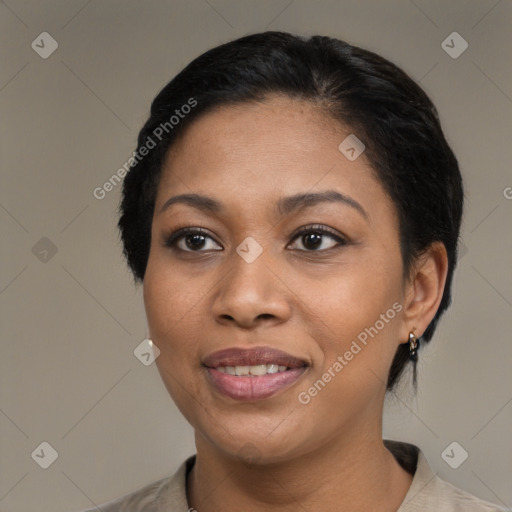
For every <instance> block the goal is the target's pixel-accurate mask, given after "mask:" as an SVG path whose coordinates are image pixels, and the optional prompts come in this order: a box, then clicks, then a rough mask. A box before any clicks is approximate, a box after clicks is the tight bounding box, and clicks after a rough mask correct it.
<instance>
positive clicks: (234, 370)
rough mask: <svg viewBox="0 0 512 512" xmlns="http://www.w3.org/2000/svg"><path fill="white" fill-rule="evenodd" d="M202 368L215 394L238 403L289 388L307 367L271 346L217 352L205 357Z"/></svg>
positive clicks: (304, 363) (268, 395) (263, 397)
mask: <svg viewBox="0 0 512 512" xmlns="http://www.w3.org/2000/svg"><path fill="white" fill-rule="evenodd" d="M203 365H204V368H205V370H206V374H207V380H208V382H209V383H210V384H211V385H212V386H213V388H214V389H215V390H216V391H218V392H219V393H221V394H223V395H225V396H228V397H229V398H232V399H235V400H241V401H255V400H262V399H265V398H269V397H271V396H273V395H275V394H276V393H278V392H280V391H282V390H284V389H285V388H288V387H290V386H291V385H293V384H294V383H295V382H296V381H297V380H298V379H299V378H300V377H301V376H302V375H303V374H304V372H305V371H306V370H307V367H308V366H309V365H308V363H307V362H306V361H304V360H302V359H299V358H297V357H295V356H292V355H291V354H288V353H286V352H283V351H281V350H277V349H274V348H271V347H255V348H252V349H238V348H230V349H225V350H220V351H218V352H214V353H212V354H210V355H208V356H206V357H205V358H204V359H203ZM265 368H266V372H264V371H263V369H265ZM254 369H258V370H259V371H256V372H255V371H254Z"/></svg>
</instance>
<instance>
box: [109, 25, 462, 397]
mask: <svg viewBox="0 0 512 512" xmlns="http://www.w3.org/2000/svg"><path fill="white" fill-rule="evenodd" d="M272 94H279V95H283V94H284V95H287V96H289V97H291V98H296V99H302V100H308V101H311V102H313V103H315V104H316V105H318V108H319V109H321V110H322V111H324V112H325V113H326V114H327V115H330V116H331V117H332V118H334V119H336V120H338V121H339V122H340V123H342V124H343V125H345V126H348V127H350V129H351V130H352V131H353V132H354V133H356V134H357V137H358V138H359V139H360V140H361V141H362V142H363V143H364V145H365V147H366V149H365V155H366V157H367V158H368V160H369V162H370V164H371V166H372V168H373V170H374V172H375V175H376V177H377V178H378V179H379V181H380V182H381V183H382V185H383V187H384V189H385V190H386V192H387V194H388V195H389V197H390V198H391V200H392V202H393V203H394V205H395V207H396V211H397V213H398V218H399V231H400V245H401V254H402V259H403V268H404V275H406V274H407V272H409V271H410V269H411V264H412V263H413V262H414V260H415V259H416V258H417V257H418V256H419V255H421V254H422V252H424V251H425V250H426V249H428V247H429V246H430V245H431V244H432V243H433V242H436V241H440V242H442V243H443V244H444V246H445V248H446V251H447V255H448V273H447V278H446V284H445V288H444V293H443V297H442V300H441V303H440V306H439V308H438V311H437V313H436V315H435V317H434V318H433V320H432V321H431V323H430V324H429V326H428V327H427V329H426V330H425V332H424V334H423V336H422V337H421V338H420V341H430V339H431V338H432V335H433V334H434V331H435V329H436V326H437V323H438V321H439V318H440V317H441V315H442V313H443V312H444V311H445V310H446V309H447V307H448V306H449V304H450V302H451V292H450V289H451V282H452V277H453V272H454V269H455V265H456V262H457V245H458V237H459V231H460V224H461V217H462V209H463V186H462V178H461V174H460V171H459V166H458V162H457V159H456V157H455V155H454V154H453V152H452V150H451V148H450V146H449V145H448V142H447V141H446V138H445V136H444V134H443V131H442V129H441V124H440V120H439V116H438V113H437V111H436V108H435V107H434V105H433V104H432V102H431V100H430V99H429V97H428V96H427V94H426V93H425V92H424V91H423V89H422V88H421V87H420V86H419V85H418V84H417V83H416V82H415V81H414V80H412V79H411V78H410V77H409V76H408V75H407V74H406V73H405V72H404V71H402V70H401V69H400V68H398V67H397V66H396V65H394V64H393V63H391V62H389V61H388V60H386V59H385V58H383V57H381V56H379V55H377V54H375V53H373V52H370V51H368V50H365V49H362V48H359V47H357V46H353V45H351V44H348V43H346V42H344V41H341V40H339V39H335V38H332V37H325V36H318V35H316V36H311V37H301V36H296V35H292V34H289V33H285V32H263V33H257V34H251V35H248V36H245V37H241V38H239V39H236V40H233V41H230V42H228V43H225V44H222V45H220V46H217V47H215V48H213V49H211V50H209V51H207V52H205V53H203V54H202V55H200V56H199V57H197V58H196V59H194V60H193V61H192V62H191V63H190V64H188V65H187V66H186V67H185V68H184V69H183V70H182V71H181V72H180V73H179V74H178V75H176V77H175V78H174V79H173V80H171V81H170V82H169V83H168V84H167V85H166V86H165V87H164V88H163V89H162V90H161V92H160V93H159V94H158V95H157V96H156V98H155V99H154V100H153V102H152V104H151V112H150V115H149V118H148V120H147V121H146V123H145V124H144V126H143V127H142V129H141V131H140V133H139V136H138V143H137V151H136V153H135V154H134V155H135V156H136V158H133V159H132V161H131V167H130V169H129V172H128V173H127V175H126V177H125V179H124V182H123V189H122V199H121V204H120V219H119V223H118V227H119V229H120V234H121V239H122V242H123V245H124V255H125V257H126V259H127V262H128V265H129V266H130V268H131V270H132V272H133V275H134V278H135V280H136V281H143V279H144V274H145V270H146V265H147V261H148V256H149V250H150V243H151V224H152V218H153V210H154V206H155V197H156V192H157V187H158V183H159V179H160V174H161V169H162V165H163V163H164V160H165V157H166V155H167V153H168V150H169V148H170V147H171V146H172V145H173V143H175V142H176V140H177V139H178V137H179V135H180V134H183V133H184V129H185V128H186V127H187V126H189V125H190V124H191V123H192V122H193V121H194V120H195V119H197V118H198V117H199V116H200V115H201V114H204V113H206V112H209V111H212V110H213V109H215V108H219V107H222V106H227V105H233V104H240V103H247V102H254V101H265V99H266V98H268V97H269V95H272ZM185 106H186V108H185ZM150 141H151V144H150ZM152 146H154V147H152ZM149 147H151V149H150V150H148V148H149ZM141 155H145V156H141ZM408 360H409V347H408V344H407V343H402V344H400V345H399V347H398V349H397V352H396V354H395V357H394V360H393V362H392V365H391V369H390V373H389V377H388V382H387V389H389V390H391V389H393V387H394V386H395V384H396V382H397V381H398V379H399V377H400V375H401V374H402V372H403V370H404V367H405V365H406V363H407V361H408ZM413 367H414V383H416V362H415V361H414V366H413Z"/></svg>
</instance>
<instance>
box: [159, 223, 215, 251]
mask: <svg viewBox="0 0 512 512" xmlns="http://www.w3.org/2000/svg"><path fill="white" fill-rule="evenodd" d="M206 239H210V240H213V238H211V237H210V236H209V235H208V234H207V233H206V231H204V230H203V229H200V228H182V229H178V230H177V231H175V232H174V233H172V234H171V235H170V236H169V237H168V238H167V239H166V241H165V245H166V246H167V247H171V248H172V249H175V248H177V249H178V250H180V251H183V252H203V251H199V250H198V249H204V248H205V240H206ZM182 241H184V242H185V244H181V246H180V243H179V242H182ZM184 245H185V246H184ZM187 247H188V248H187ZM206 249H208V247H206ZM210 249H211V248H210ZM213 250H219V249H213ZM220 250H222V249H220Z"/></svg>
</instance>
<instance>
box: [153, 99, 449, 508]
mask: <svg viewBox="0 0 512 512" xmlns="http://www.w3.org/2000/svg"><path fill="white" fill-rule="evenodd" d="M350 133H352V131H351V130H350V128H348V127H345V126H342V125H340V124H339V123H338V122H336V121H334V120H332V119H330V118H328V117H327V116H326V115H325V114H324V113H322V111H321V110H320V109H319V108H318V107H317V106H315V105H313V104H311V103H308V102H305V101H301V100H297V99H290V98H287V97H283V96H270V97H268V98H267V99H266V101H265V102H263V103H261V102H260V103H252V104H243V105H238V106H229V107H223V108H221V109H217V110H215V111H213V112H210V113H208V114H206V115H204V116H202V117H200V118H199V119H198V120H196V121H195V122H194V123H192V124H191V125H190V126H189V127H188V128H187V130H186V131H185V132H184V136H183V137H182V138H181V139H180V140H179V141H178V142H177V143H176V144H175V145H174V146H173V147H172V148H171V151H170V152H169V154H168V158H167V160H166V163H165V165H164V168H163V171H162V179H161V181H160V184H159V188H158V192H157V198H156V204H155V213H154V218H153V224H152V242H151V248H150V255H149V261H148V266H147V270H146V275H145V279H144V284H143V288H144V303H145V308H146V315H147V319H148V326H149V333H150V336H151V339H152V340H153V342H154V343H155V345H157V346H158V348H159V349H160V351H161V353H160V356H159V357H158V358H157V360H156V362H157V366H158V369H159V372H160V374H161V376H162V379H163V381H164V383H165V385H166V387H167V389H168V391H169V393H170V395H171V396H172V398H173V399H174V401H175V402H176V404H177V406H178V407H179V409H180V410H181V412H182V413H183V415H184V416H185V418H186V419H187V420H188V421H189V422H190V424H191V425H192V426H193V428H194V430H195V439H196V448H197V459H196V464H195V466H194V468H193V470H192V473H191V476H190V478H189V482H188V488H187V495H188V500H189V505H190V506H191V507H194V508H196V509H197V510H198V511H199V512H210V511H211V512H213V511H218V510H244V511H256V510H257V511H274V510H280V511H282V510H285V511H287V510H290V511H291V510H294V511H296V510H298V509H299V510H308V511H309V510H320V509H321V510H326V511H331V510H332V511H334V510H341V508H342V509H343V510H344V511H356V510H357V511H360V510H379V511H396V510H397V509H398V507H399V506H400V504H401V502H402V501H403V499H404V497H405V494H406V493H407V490H408V489H409V486H410V484H411V481H412V476H411V475H410V474H409V473H407V472H406V471H405V470H403V469H402V468H401V466H400V465H399V464H398V462H397V461H396V460H395V459H394V457H393V455H392V454H391V453H390V452H389V451H388V450H387V449H386V448H385V447H384V445H383V443H382V410H383V402H384V396H385V391H386V390H385V383H386V380H387V375H388V372H389V368H390V365H391V361H392V359H393V356H394V354H395V351H396V349H397V347H398V345H399V344H400V343H406V342H407V341H408V335H409V332H411V331H413V332H414V333H415V334H416V336H420V335H421V334H422V333H423V332H424V330H425V329H426V327H427V326H428V324H429V323H430V321H431V320H432V318H433V317H434V315H435V312H436V311H437V308H438V306H439V303H440V300H441V298H442V291H443V288H444V283H445V279H446V270H447V257H446V251H445V249H444V246H443V245H442V244H439V243H435V244H433V245H432V247H431V248H430V249H429V250H428V251H427V252H426V253H425V254H424V255H423V256H422V258H420V259H419V260H418V261H417V262H416V264H415V266H414V268H413V269H412V271H411V274H410V277H409V278H407V279H404V278H403V267H402V260H401V254H400V248H399V231H398V220H397V214H396V210H395V207H394V205H393V203H392V202H391V200H390V199H389V197H388V196H387V194H386V193H385V191H384V189H383V187H382V185H381V184H380V182H379V181H378V180H377V179H376V178H375V175H374V173H373V171H372V168H371V167H370V165H369V163H368V161H367V160H366V158H365V155H364V153H363V154H362V155H361V156H360V157H359V158H357V159H356V160H355V161H353V162H351V161H349V160H348V159H347V158H345V157H344V156H343V155H342V154H341V153H340V151H339V150H338V145H339V144H340V142H341V141H342V140H344V139H345V137H346V136H347V135H349V134H350ZM325 190H336V191H338V192H340V193H342V194H344V195H346V196H350V197H351V198H352V199H353V200H355V201H357V203H359V204H360V205H361V207H362V208H363V209H364V211H365V214H362V213H361V212H360V211H358V210H357V209H356V208H354V207H351V206H349V205H347V204H343V203H338V202H323V203H320V204H317V205H315V206H313V207H310V208H306V209H303V210H298V211H295V212H292V213H290V214H289V215H286V216H283V217H280V216H279V215H277V212H276V209H275V203H276V201H277V200H278V199H279V198H281V197H283V196H289V195H292V194H295V193H303V192H320V191H325ZM183 193H197V194H202V195H206V196H210V197H213V198H215V199H217V200H218V201H220V202H221V203H222V205H223V206H224V208H225V210H224V211H223V212H220V213H215V214H212V213H208V212H202V211H199V210H196V209H194V208H192V207H191V206H189V205H184V204H173V205H171V206H170V207H169V208H168V209H166V210H164V211H163V212H161V211H160V210H161V208H162V206H163V205H164V204H165V202H166V201H167V200H168V199H169V198H170V197H173V196H176V195H178V194H183ZM308 225H321V226H326V227H329V228H332V229H333V230H335V232H336V233H337V235H338V236H340V237H342V238H344V239H345V240H346V243H345V244H344V245H339V243H338V242H337V241H336V240H335V239H332V238H331V237H330V236H329V235H322V238H321V244H320V243H319V245H318V246H315V245H314V243H312V242H311V237H308V236H306V237H304V236H299V237H292V235H293V234H294V232H295V231H296V230H297V228H300V227H302V226H308ZM184 226H190V227H201V228H203V229H205V230H206V231H207V237H206V238H205V241H204V244H203V245H201V243H200V242H201V240H199V242H197V239H196V241H195V245H194V240H192V241H191V240H190V237H189V238H188V243H187V237H186V236H185V237H183V238H182V239H181V241H178V242H177V244H178V245H177V246H175V248H174V249H172V248H171V247H168V246H166V244H165V241H166V238H167V237H168V236H169V234H170V233H172V232H174V231H176V230H177V229H178V228H181V227H184ZM249 236H250V237H253V238H254V239H255V240H256V241H257V242H258V244H259V245H260V246H261V248H262V249H263V252H262V253H261V255H260V256H259V257H258V258H257V259H256V260H255V261H253V262H252V263H247V262H246V261H244V260H243V259H242V258H241V257H240V256H239V255H238V253H237V252H236V248H237V247H238V246H239V245H240V244H241V242H242V241H243V240H244V239H245V238H246V237H249ZM178 247H179V248H181V249H182V251H179V250H178ZM186 251H188V252H186ZM396 302H398V303H399V304H400V305H401V306H402V309H401V311H400V312H399V313H397V314H396V316H395V317H394V318H393V319H392V320H390V321H389V322H388V323H386V324H385V327H384V328H383V329H381V330H380V331H379V333H378V335H376V336H375V337H374V338H369V341H368V344H367V345H366V346H364V347H363V348H362V350H361V351H360V352H359V353H358V354H357V355H355V356H354V358H353V359H352V360H351V361H350V362H349V363H348V364H347V365H346V366H345V367H344V368H343V370H342V371H341V372H339V373H337V374H336V377H335V378H333V379H332V380H331V382H329V383H328V384H327V385H326V386H325V387H324V388H323V389H322V390H321V392H319V393H318V394H317V395H316V396H315V397H314V398H312V399H311V401H310V402H309V403H308V404H307V405H303V404H301V403H300V402H299V401H298V399H297V397H298V394H299V393H300V392H303V391H307V390H308V388H310V387H311V386H312V385H313V384H314V383H315V382H316V381H317V380H318V379H320V378H322V375H323V374H324V373H325V372H326V371H327V370H328V368H329V367H331V366H332V365H333V363H334V362H335V361H336V360H337V357H338V356H340V355H341V356H343V354H344V353H345V352H346V351H347V350H349V348H350V346H351V343H352V341H353V340H356V339H357V335H358V334H359V333H361V332H362V331H364V329H365V328H367V327H370V326H373V325H374V324H375V322H376V321H377V320H378V319H379V318H380V315H381V314H385V313H386V311H387V310H388V309H389V308H391V307H392V305H393V304H394V303H396ZM256 346H271V347H274V348H277V349H280V350H284V351H286V352H289V353H290V354H292V355H294V356H296V357H299V358H301V359H304V360H306V361H307V362H308V364H309V366H308V369H307V371H306V372H305V373H304V374H303V375H302V376H301V377H300V379H299V380H298V381H297V382H295V383H294V384H293V385H292V386H291V387H289V388H287V389H285V390H282V391H280V392H279V393H278V394H276V395H274V396H272V397H270V398H267V399H264V400H259V401H252V402H241V401H236V400H233V399H230V398H228V397H226V396H224V395H221V394H220V393H218V392H217V391H215V390H214V389H213V388H212V386H211V385H210V384H209V382H208V380H207V378H206V375H205V371H204V368H203V367H202V365H201V359H202V358H203V357H204V356H206V355H207V354H211V353H212V352H214V351H217V350H220V349H225V348H229V347H238V348H250V347H256Z"/></svg>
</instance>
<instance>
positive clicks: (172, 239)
mask: <svg viewBox="0 0 512 512" xmlns="http://www.w3.org/2000/svg"><path fill="white" fill-rule="evenodd" d="M310 233H314V234H320V235H328V236H329V237H330V238H332V239H333V240H335V241H336V242H338V244H337V245H335V246H334V247H330V248H329V249H323V250H320V251H318V250H305V249H298V250H299V251H301V252H307V253H315V252H318V253H323V252H327V251H330V250H332V249H336V248H339V247H340V246H343V245H346V244H347V241H346V240H345V239H344V238H342V237H341V236H340V235H338V234H337V233H336V232H335V231H333V230H331V229H329V228H326V227H325V226H320V225H318V224H315V225H311V226H304V227H303V228H301V229H300V230H299V231H298V232H297V233H295V234H294V235H293V237H292V242H294V241H295V240H297V238H300V237H301V236H303V235H305V234H310ZM193 235H202V236H204V237H208V238H211V239H212V240H213V238H212V237H211V236H210V235H209V234H208V233H207V232H206V231H205V230H204V229H202V228H191V227H185V228H181V229H178V230H176V231H175V232H174V233H172V234H171V235H169V236H168V237H166V239H165V246H166V247H170V248H171V249H173V250H175V251H181V252H188V253H201V252H206V251H203V250H197V251H193V250H185V249H179V248H177V247H176V244H177V242H179V241H180V240H181V239H182V238H184V237H186V236H193ZM216 243H217V242H216ZM215 251H216V252H220V251H217V250H215Z"/></svg>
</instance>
